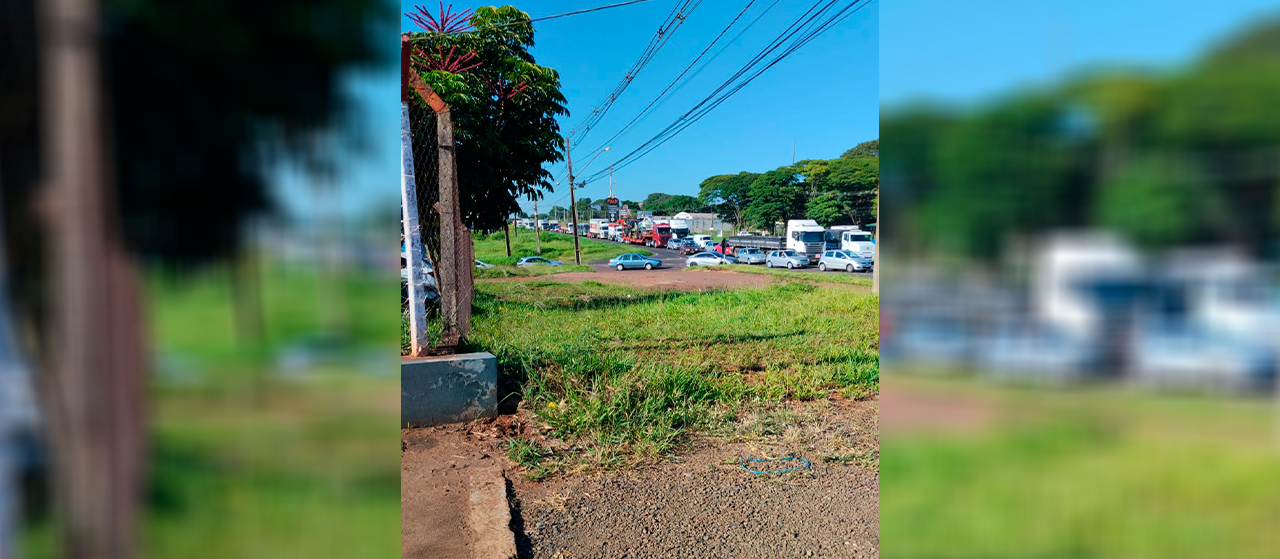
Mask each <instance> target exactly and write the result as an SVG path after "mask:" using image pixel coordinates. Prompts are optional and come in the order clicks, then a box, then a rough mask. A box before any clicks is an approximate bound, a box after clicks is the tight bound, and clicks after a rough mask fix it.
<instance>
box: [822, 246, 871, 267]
mask: <svg viewBox="0 0 1280 559" xmlns="http://www.w3.org/2000/svg"><path fill="white" fill-rule="evenodd" d="M818 269H819V270H822V271H824V272H825V271H827V270H844V271H846V272H865V271H867V270H870V269H871V259H869V258H863V257H861V256H858V255H856V254H853V253H851V252H849V251H846V250H828V251H826V252H823V253H822V257H821V258H819V259H818Z"/></svg>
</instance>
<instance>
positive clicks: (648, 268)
mask: <svg viewBox="0 0 1280 559" xmlns="http://www.w3.org/2000/svg"><path fill="white" fill-rule="evenodd" d="M644 269H646V270H652V269H653V263H652V262H645V263H644Z"/></svg>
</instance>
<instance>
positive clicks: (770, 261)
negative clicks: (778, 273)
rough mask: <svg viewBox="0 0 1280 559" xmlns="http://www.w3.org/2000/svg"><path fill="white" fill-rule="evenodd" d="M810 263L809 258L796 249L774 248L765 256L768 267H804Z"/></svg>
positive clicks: (765, 264) (765, 263)
mask: <svg viewBox="0 0 1280 559" xmlns="http://www.w3.org/2000/svg"><path fill="white" fill-rule="evenodd" d="M808 265H809V258H808V257H807V256H804V255H803V254H800V253H798V252H796V251H794V250H774V251H770V252H769V255H768V256H765V257H764V266H765V267H766V268H773V267H778V268H788V269H790V268H804V267H806V266H808Z"/></svg>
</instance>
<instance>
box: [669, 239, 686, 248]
mask: <svg viewBox="0 0 1280 559" xmlns="http://www.w3.org/2000/svg"><path fill="white" fill-rule="evenodd" d="M684 246H685V240H684V239H677V238H675V237H672V238H671V240H670V241H667V248H668V249H670V250H679V249H681V248H682V247H684Z"/></svg>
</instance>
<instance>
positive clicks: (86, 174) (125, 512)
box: [40, 0, 144, 559]
mask: <svg viewBox="0 0 1280 559" xmlns="http://www.w3.org/2000/svg"><path fill="white" fill-rule="evenodd" d="M41 8H42V10H43V11H42V16H43V17H42V24H43V32H42V34H41V36H42V38H43V40H44V41H45V43H44V53H45V64H46V66H45V72H44V80H45V81H44V98H45V100H46V103H45V105H44V106H45V111H47V112H46V113H45V115H44V119H45V121H44V125H43V127H42V128H43V129H44V130H45V131H46V135H45V141H46V142H47V143H46V144H45V147H46V150H45V153H46V154H48V158H49V164H48V166H47V167H46V168H47V169H48V170H49V180H48V183H47V184H46V185H45V189H46V190H45V193H46V195H48V196H49V197H50V198H49V200H50V201H51V202H52V211H51V212H50V218H51V219H50V221H49V222H48V223H47V224H46V225H47V227H48V230H49V233H50V234H51V243H50V245H49V248H50V250H51V254H50V259H49V262H50V264H51V266H52V268H53V269H52V272H53V273H52V277H53V281H54V284H53V285H54V288H53V296H54V303H55V305H54V306H55V309H54V317H53V320H52V321H51V322H50V326H51V330H50V332H49V333H48V339H49V340H50V343H49V344H48V347H49V348H50V354H49V355H46V356H45V361H46V363H49V364H51V369H50V370H49V374H47V375H43V378H42V381H43V382H42V383H41V385H42V386H41V391H40V392H41V397H42V399H43V403H44V409H45V412H46V417H47V419H48V422H49V431H48V432H49V434H50V442H51V447H52V454H53V462H52V464H53V466H52V474H53V482H54V483H53V488H54V492H55V499H56V501H57V504H56V511H57V515H58V516H59V521H58V522H56V523H55V525H57V526H59V529H60V530H61V531H62V536H63V537H62V538H61V540H62V542H63V548H62V549H61V550H60V551H61V555H62V556H64V557H70V558H75V559H83V558H92V559H125V558H131V557H134V556H135V555H136V551H137V538H136V536H137V516H138V510H139V503H140V498H141V493H142V484H141V481H142V457H143V455H144V449H143V414H142V407H143V402H142V390H143V379H144V376H143V365H144V348H143V332H142V313H141V308H140V307H141V300H140V296H139V291H138V278H137V272H136V270H135V268H134V262H133V261H132V259H131V258H130V257H129V256H128V254H127V252H126V247H125V245H124V239H123V234H122V230H121V228H120V223H119V222H118V220H117V218H116V216H117V215H118V212H117V208H116V207H115V203H114V202H115V197H114V194H113V193H112V191H111V188H110V185H109V182H108V179H107V177H110V176H111V172H110V169H109V168H108V161H109V156H108V154H107V153H106V146H105V144H104V138H105V137H106V134H105V132H104V130H105V120H106V119H105V117H104V114H103V112H102V110H101V106H100V100H99V98H98V96H97V94H98V92H99V91H101V89H102V87H101V84H102V80H101V77H100V75H99V72H98V66H97V62H98V59H99V57H98V52H97V46H98V44H97V38H98V34H97V30H98V29H99V21H100V19H99V17H98V13H97V9H96V8H97V4H96V3H94V2H90V1H88V0H47V1H45V2H43V3H42V4H41Z"/></svg>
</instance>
